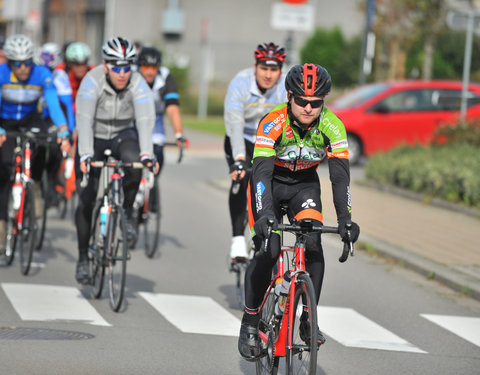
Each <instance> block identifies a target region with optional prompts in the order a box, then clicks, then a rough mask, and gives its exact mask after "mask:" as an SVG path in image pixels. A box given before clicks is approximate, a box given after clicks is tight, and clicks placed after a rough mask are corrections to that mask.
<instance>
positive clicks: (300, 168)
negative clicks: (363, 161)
mask: <svg viewBox="0 0 480 375" xmlns="http://www.w3.org/2000/svg"><path fill="white" fill-rule="evenodd" d="M325 154H326V155H327V156H328V164H329V172H330V180H331V182H332V189H333V197H334V204H335V208H336V211H337V218H344V217H350V215H351V206H350V188H349V184H350V172H349V165H348V144H347V134H346V130H345V127H344V125H343V123H342V122H341V121H340V119H339V118H338V117H337V116H336V115H335V114H334V113H333V112H332V111H330V110H329V109H327V108H326V107H323V109H322V112H321V114H320V117H319V121H318V122H317V123H316V124H315V125H314V126H312V128H310V129H309V130H307V131H301V130H300V129H299V128H298V127H297V126H294V125H292V124H291V122H290V118H289V116H288V105H287V103H284V104H281V105H279V106H277V107H276V108H274V110H272V111H271V112H269V113H268V114H267V115H266V116H265V117H264V118H263V119H262V121H261V122H260V124H259V126H258V130H257V138H256V143H255V149H254V153H253V169H252V179H251V184H252V188H253V189H254V197H253V196H252V200H254V201H253V202H252V206H253V207H254V208H255V211H256V212H255V215H254V216H255V217H260V216H262V215H265V214H274V211H275V210H274V205H273V199H272V180H277V181H280V182H282V183H284V184H287V185H294V184H298V183H300V182H303V181H314V180H315V177H316V170H317V167H318V165H319V164H320V162H321V161H322V159H323V158H324V156H325Z"/></svg>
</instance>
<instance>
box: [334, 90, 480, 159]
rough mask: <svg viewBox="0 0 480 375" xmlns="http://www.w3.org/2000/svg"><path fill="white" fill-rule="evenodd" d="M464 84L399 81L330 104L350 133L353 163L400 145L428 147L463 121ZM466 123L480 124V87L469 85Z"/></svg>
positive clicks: (341, 98)
mask: <svg viewBox="0 0 480 375" xmlns="http://www.w3.org/2000/svg"><path fill="white" fill-rule="evenodd" d="M461 97H462V83H461V82H454V81H399V82H381V83H373V84H369V85H364V86H360V87H358V88H357V89H354V90H353V91H350V92H348V93H346V94H345V95H342V96H340V97H338V98H337V99H335V100H334V101H333V102H332V103H329V105H328V107H329V108H330V109H331V110H332V111H333V112H335V114H337V116H338V117H339V118H340V119H341V120H342V121H343V123H344V124H345V127H346V129H347V135H348V148H349V151H350V163H351V164H356V163H358V162H359V161H360V159H361V157H362V156H369V155H373V154H375V153H376V152H379V151H388V150H389V149H391V148H393V147H396V146H399V145H405V144H408V145H415V144H428V143H429V142H430V141H431V140H432V138H433V134H434V132H435V130H436V129H437V128H438V127H439V126H440V125H443V124H455V123H456V122H458V119H459V118H460V106H461ZM467 98H468V101H467V115H466V117H467V120H468V119H470V118H480V85H477V84H470V85H469V89H468V95H467Z"/></svg>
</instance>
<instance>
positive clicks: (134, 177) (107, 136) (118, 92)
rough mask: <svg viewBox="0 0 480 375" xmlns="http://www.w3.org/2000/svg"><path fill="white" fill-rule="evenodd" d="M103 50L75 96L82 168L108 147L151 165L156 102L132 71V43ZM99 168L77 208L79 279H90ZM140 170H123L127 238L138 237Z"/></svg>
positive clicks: (114, 42) (120, 156) (117, 42)
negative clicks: (136, 205) (136, 215)
mask: <svg viewBox="0 0 480 375" xmlns="http://www.w3.org/2000/svg"><path fill="white" fill-rule="evenodd" d="M102 56H103V60H104V63H103V64H102V65H99V66H97V67H95V68H94V69H92V70H90V71H89V72H88V73H87V74H86V75H85V77H84V78H83V80H82V82H81V84H80V87H79V90H78V93H77V97H76V100H75V102H76V125H77V132H78V152H79V155H80V170H81V172H82V173H86V171H87V161H88V160H89V159H93V160H101V159H103V153H104V150H105V149H107V148H108V149H110V150H112V156H113V157H115V158H116V159H117V160H121V161H123V162H135V161H140V160H141V161H142V162H143V163H144V164H145V165H151V164H152V163H153V162H154V157H153V146H152V131H153V126H154V124H155V102H154V97H153V93H152V90H150V87H149V86H148V85H147V82H146V81H145V80H144V79H143V77H142V76H141V74H140V73H138V72H136V71H132V64H133V62H134V60H135V57H136V50H135V47H134V46H133V44H132V43H131V42H130V41H129V40H127V39H124V38H120V37H116V38H111V39H109V40H108V41H107V42H106V43H105V44H104V45H103V47H102ZM137 134H138V135H137ZM99 173H100V171H99V170H98V169H94V170H91V171H90V178H89V180H88V185H87V187H86V188H84V189H82V190H81V191H80V200H79V206H78V208H77V211H76V214H75V222H76V227H77V237H78V250H79V258H78V262H77V270H76V279H77V281H78V282H79V283H82V284H86V283H88V282H89V280H90V275H89V267H88V257H87V254H88V240H89V238H90V223H91V215H92V210H93V204H94V203H95V198H96V194H97V188H98V179H99ZM141 173H142V171H141V170H140V169H127V170H125V177H124V183H123V188H124V208H125V211H126V214H127V219H128V222H127V238H128V240H129V241H130V242H134V241H135V237H136V233H135V229H134V225H133V223H132V218H131V217H132V206H133V202H134V199H135V195H136V193H137V190H138V186H139V183H140V179H141ZM80 178H81V177H80Z"/></svg>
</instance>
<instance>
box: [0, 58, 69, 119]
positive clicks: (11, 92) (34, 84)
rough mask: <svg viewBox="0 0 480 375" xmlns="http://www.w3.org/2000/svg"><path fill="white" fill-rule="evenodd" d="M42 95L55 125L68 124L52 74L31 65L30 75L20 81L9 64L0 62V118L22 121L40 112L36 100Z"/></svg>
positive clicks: (41, 67) (45, 69) (42, 68)
mask: <svg viewBox="0 0 480 375" xmlns="http://www.w3.org/2000/svg"><path fill="white" fill-rule="evenodd" d="M42 95H43V96H44V97H45V100H46V102H47V106H48V109H49V112H50V117H51V119H52V121H53V123H54V124H55V125H56V126H60V125H64V124H66V123H67V121H66V119H65V115H64V114H63V112H62V109H61V108H60V103H59V100H58V95H57V90H56V89H55V86H54V84H53V79H52V73H51V72H50V70H48V69H47V68H45V67H43V66H39V65H33V66H32V69H31V72H30V77H29V78H28V79H27V80H26V81H24V82H20V81H18V79H17V78H16V77H15V75H14V74H13V72H12V70H11V69H10V67H9V65H8V63H5V64H1V65H0V117H1V118H3V119H11V120H21V119H22V118H24V117H25V116H27V115H29V114H31V113H35V112H38V111H39V108H38V101H39V99H40V98H41V97H42Z"/></svg>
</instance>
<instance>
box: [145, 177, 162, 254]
mask: <svg viewBox="0 0 480 375" xmlns="http://www.w3.org/2000/svg"><path fill="white" fill-rule="evenodd" d="M153 194H156V196H155V197H153ZM147 207H148V209H147V212H144V211H142V212H141V214H142V215H143V233H144V241H145V243H144V246H145V254H146V255H147V257H148V258H153V256H154V255H155V253H156V251H157V248H158V242H159V240H160V217H161V214H160V191H159V189H158V185H157V183H156V182H155V186H154V187H153V188H152V189H151V190H150V197H149V201H148V203H147Z"/></svg>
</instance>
